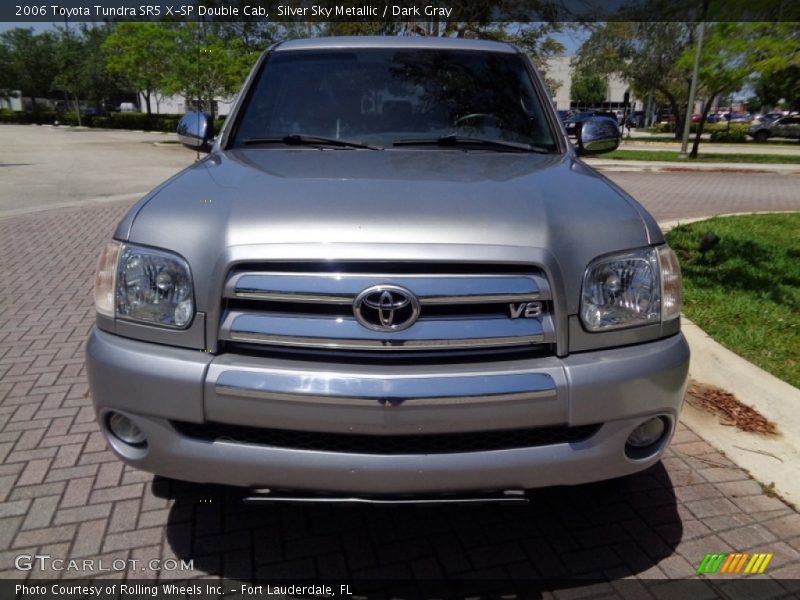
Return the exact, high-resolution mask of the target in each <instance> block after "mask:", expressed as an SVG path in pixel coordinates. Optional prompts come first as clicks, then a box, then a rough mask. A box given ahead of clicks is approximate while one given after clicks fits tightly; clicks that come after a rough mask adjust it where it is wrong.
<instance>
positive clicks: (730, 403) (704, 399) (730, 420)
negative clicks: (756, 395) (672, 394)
mask: <svg viewBox="0 0 800 600" xmlns="http://www.w3.org/2000/svg"><path fill="white" fill-rule="evenodd" d="M686 401H687V402H688V403H689V404H691V405H692V406H694V407H696V408H699V409H701V410H704V411H706V412H709V413H712V414H715V415H717V416H718V417H719V422H720V423H721V424H722V425H726V426H729V427H736V428H737V429H741V430H742V431H748V432H752V433H761V434H764V435H777V434H778V428H777V427H776V426H775V423H773V422H772V421H770V420H769V419H767V418H766V417H765V416H764V415H762V414H761V413H759V412H758V411H757V410H755V409H754V408H750V407H749V406H747V405H746V404H743V403H742V402H741V401H740V400H738V399H737V398H736V396H734V395H733V394H731V393H729V392H726V391H725V390H721V389H719V388H717V387H714V386H711V385H706V384H704V383H698V382H696V381H691V382H690V383H689V389H687V390H686Z"/></svg>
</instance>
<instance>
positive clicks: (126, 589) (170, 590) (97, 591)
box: [15, 583, 352, 598]
mask: <svg viewBox="0 0 800 600" xmlns="http://www.w3.org/2000/svg"><path fill="white" fill-rule="evenodd" d="M338 587H339V594H340V595H346V596H351V595H352V592H351V591H350V586H349V585H348V584H344V585H340V586H338ZM227 591H228V590H223V589H222V586H221V585H211V584H205V585H199V584H192V585H175V584H171V583H162V584H160V585H145V584H142V583H136V584H125V583H123V584H116V583H115V584H113V585H82V584H72V585H69V584H63V583H61V584H60V583H54V584H52V585H49V586H48V585H26V584H17V585H16V587H15V592H16V594H17V597H24V596H45V595H47V594H48V593H49V594H51V595H52V596H70V597H74V596H76V595H80V596H83V597H87V596H89V597H91V596H96V597H97V598H100V597H101V595H106V596H109V595H113V596H120V597H124V596H137V597H141V596H152V597H153V598H158V597H159V595H162V596H164V597H173V596H175V597H179V598H185V597H187V596H188V597H191V596H196V595H200V594H206V595H208V594H211V595H214V596H220V595H222V594H223V593H226V592H227ZM230 591H231V592H234V593H239V594H241V595H242V596H244V597H253V596H263V595H267V596H277V595H280V596H302V597H307V596H314V597H318V598H329V597H331V596H333V586H331V585H323V584H314V585H250V584H245V583H243V584H241V587H240V588H239V589H236V588H231V589H230Z"/></svg>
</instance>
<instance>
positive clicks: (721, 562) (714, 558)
mask: <svg viewBox="0 0 800 600" xmlns="http://www.w3.org/2000/svg"><path fill="white" fill-rule="evenodd" d="M772 557H773V554H772V553H769V554H767V553H756V554H748V553H747V552H734V553H732V554H726V553H725V552H716V553H714V554H711V553H709V554H706V555H705V557H703V560H702V561H701V562H700V566H699V567H697V572H698V573H702V574H711V573H722V574H728V575H731V574H740V573H744V574H748V575H749V574H752V575H755V574H756V573H763V572H764V571H765V570H766V568H767V565H768V564H769V561H771V560H772Z"/></svg>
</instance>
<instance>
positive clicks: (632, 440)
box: [628, 417, 667, 448]
mask: <svg viewBox="0 0 800 600" xmlns="http://www.w3.org/2000/svg"><path fill="white" fill-rule="evenodd" d="M666 429H667V423H666V421H665V419H664V418H663V417H653V418H652V419H648V420H647V421H645V422H644V423H642V424H641V425H639V426H638V427H637V428H636V429H634V430H633V431H632V432H631V434H630V435H629V436H628V445H629V446H632V447H634V448H645V447H646V446H650V445H652V444H655V443H656V442H657V441H658V440H660V439H661V436H663V435H664V431H666Z"/></svg>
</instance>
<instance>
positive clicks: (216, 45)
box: [163, 23, 259, 117]
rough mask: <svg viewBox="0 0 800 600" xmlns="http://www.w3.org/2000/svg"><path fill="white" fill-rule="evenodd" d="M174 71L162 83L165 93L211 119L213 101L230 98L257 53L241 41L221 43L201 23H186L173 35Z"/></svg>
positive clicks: (213, 108) (253, 61) (245, 75)
mask: <svg viewBox="0 0 800 600" xmlns="http://www.w3.org/2000/svg"><path fill="white" fill-rule="evenodd" d="M175 33H176V36H175V38H174V39H175V41H176V43H177V45H178V49H177V51H176V57H177V58H176V61H175V68H174V69H173V70H172V73H171V76H170V77H169V78H168V79H167V81H165V82H164V86H163V89H164V90H165V91H166V92H168V93H181V94H183V95H184V96H185V97H186V98H187V100H190V101H195V102H196V103H197V104H198V105H199V106H198V108H202V109H203V110H205V111H207V112H208V113H210V114H211V116H212V117H213V116H214V114H215V112H216V108H215V104H216V98H218V97H230V96H233V95H234V94H235V93H236V92H237V91H238V90H239V88H241V86H242V82H243V81H244V79H245V78H246V77H247V74H248V72H249V71H250V69H251V68H252V66H253V64H254V63H255V61H256V60H257V58H258V55H259V52H258V51H256V50H253V49H249V48H248V47H247V46H246V45H245V44H244V43H243V42H242V41H241V40H237V39H232V40H228V41H225V40H223V39H222V38H221V37H219V36H217V35H213V34H211V33H209V31H208V29H207V28H206V25H205V24H203V23H186V24H183V25H181V27H180V28H179V29H177V30H176V31H175Z"/></svg>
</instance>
